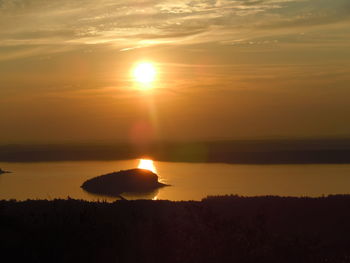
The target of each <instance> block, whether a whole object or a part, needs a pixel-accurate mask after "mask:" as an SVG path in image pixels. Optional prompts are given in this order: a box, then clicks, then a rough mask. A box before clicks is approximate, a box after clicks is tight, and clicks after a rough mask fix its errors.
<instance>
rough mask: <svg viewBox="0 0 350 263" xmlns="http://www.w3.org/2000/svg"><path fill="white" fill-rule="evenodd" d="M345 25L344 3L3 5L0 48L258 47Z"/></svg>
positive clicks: (349, 7) (171, 0)
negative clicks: (206, 44) (297, 34)
mask: <svg viewBox="0 0 350 263" xmlns="http://www.w3.org/2000/svg"><path fill="white" fill-rule="evenodd" d="M349 21H350V3H349V1H348V0H332V1H329V0H195V1H193V0H192V1H189V0H187V1H176V0H161V1H155V0H132V1H115V0H113V1H112V0H101V1H98V2H96V1H94V0H76V1H70V0H60V1H49V0H0V32H1V33H0V48H1V47H2V48H3V47H6V46H7V47H8V46H57V45H65V46H69V45H71V46H74V45H76V44H79V45H81V44H100V43H104V44H105V43H109V44H111V45H113V47H116V48H118V49H119V50H130V49H135V48H140V47H145V46H152V45H159V44H193V43H204V42H220V43H226V44H232V43H238V42H242V41H243V42H245V43H247V42H248V43H255V42H256V41H255V42H254V41H253V40H256V39H264V38H266V39H269V38H273V39H276V38H278V37H279V36H283V37H284V36H285V35H286V34H288V32H289V31H290V32H291V34H295V32H296V31H299V32H305V31H308V30H309V29H311V28H314V27H315V26H317V25H329V24H334V23H345V24H346V25H347V26H348V25H349ZM266 41H267V40H266ZM266 43H268V42H266ZM46 49H47V48H46ZM34 53H35V52H34ZM22 54H30V52H23V51H22ZM6 57H12V56H11V55H7V56H3V57H0V59H1V58H2V59H4V58H6ZM14 57H16V56H14Z"/></svg>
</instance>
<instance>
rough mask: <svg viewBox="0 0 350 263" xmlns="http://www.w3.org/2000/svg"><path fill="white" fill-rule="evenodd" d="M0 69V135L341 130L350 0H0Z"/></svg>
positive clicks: (53, 138) (155, 136) (124, 137)
mask: <svg viewBox="0 0 350 263" xmlns="http://www.w3.org/2000/svg"><path fill="white" fill-rule="evenodd" d="M145 60H147V61H152V62H153V63H154V66H155V67H156V69H157V78H156V81H155V82H154V83H153V84H152V85H153V88H152V89H149V90H144V91H142V90H139V89H137V88H135V82H134V80H133V79H131V77H130V76H131V75H130V72H131V70H132V68H133V67H134V65H135V63H137V62H138V61H145ZM0 80H1V81H0V123H1V127H0V143H9V142H11V143H12V142H59V141H76V142H78V141H93V140H107V141H132V142H134V141H136V142H138V141H140V142H141V141H145V140H174V139H176V140H194V139H196V140H198V139H199V140H202V139H211V138H215V139H217V138H224V139H237V138H262V137H280V136H283V137H314V136H317V137H323V136H334V137H337V136H338V137H339V136H349V135H350V106H349V98H350V4H349V1H348V0H334V1H329V0H303V1H302V0H262V1H243V0H242V1H239V0H237V1H234V0H231V1H229V0H222V1H219V0H218V1H209V0H207V1H206V0H203V1H164V0H161V1H152V0H149V1H138V0H132V1H111V0H101V1H98V2H96V1H93V0H78V1H68V0H62V1H46V0H23V1H15V0H2V1H0Z"/></svg>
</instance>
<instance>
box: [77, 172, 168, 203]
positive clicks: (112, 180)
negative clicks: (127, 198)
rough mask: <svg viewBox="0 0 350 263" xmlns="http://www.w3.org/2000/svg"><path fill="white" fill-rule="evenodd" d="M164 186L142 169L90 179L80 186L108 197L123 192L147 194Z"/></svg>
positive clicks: (153, 174)
mask: <svg viewBox="0 0 350 263" xmlns="http://www.w3.org/2000/svg"><path fill="white" fill-rule="evenodd" d="M163 186H166V185H165V184H162V183H160V182H158V175H156V174H155V173H153V172H151V171H149V170H144V169H138V168H135V169H129V170H122V171H119V172H113V173H109V174H104V175H100V176H97V177H94V178H91V179H89V180H87V181H85V182H84V183H83V185H82V186H81V187H82V188H83V189H84V190H85V191H88V192H91V193H95V194H103V195H110V196H119V195H120V194H122V193H123V192H137V193H147V192H152V191H154V190H155V189H157V188H159V187H163Z"/></svg>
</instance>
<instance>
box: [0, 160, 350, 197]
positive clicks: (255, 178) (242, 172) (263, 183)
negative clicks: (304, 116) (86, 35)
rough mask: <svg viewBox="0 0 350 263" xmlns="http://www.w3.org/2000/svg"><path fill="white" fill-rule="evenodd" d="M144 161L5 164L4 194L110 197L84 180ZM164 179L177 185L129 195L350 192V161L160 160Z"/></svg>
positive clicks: (0, 183)
mask: <svg viewBox="0 0 350 263" xmlns="http://www.w3.org/2000/svg"><path fill="white" fill-rule="evenodd" d="M137 165H138V160H128V161H108V162H103V161H86V162H45V163H0V168H3V169H4V170H10V171H13V173H10V174H2V175H0V199H11V198H14V199H18V200H25V199H28V198H29V199H54V198H67V197H68V196H69V197H71V198H76V199H85V200H91V201H92V200H108V201H114V200H116V198H111V197H106V196H98V195H93V194H89V193H87V192H85V191H84V190H82V189H81V188H80V186H81V184H82V183H83V182H84V181H85V180H87V179H89V178H92V177H95V176H98V175H102V174H105V173H109V172H113V171H119V170H121V169H130V168H134V167H137ZM155 166H156V168H157V171H158V175H159V176H160V179H161V181H162V182H164V183H167V184H171V185H172V186H170V187H165V188H161V189H159V190H157V191H155V192H152V193H147V194H140V195H135V194H128V193H125V194H123V196H125V197H126V198H129V199H139V198H141V199H143V198H147V199H169V200H200V199H202V198H204V197H206V196H207V195H225V194H238V195H244V196H256V195H283V196H321V195H323V194H325V195H328V194H350V165H348V164H346V165H237V164H234V165H230V164H213V163H210V164H208V163H170V162H155Z"/></svg>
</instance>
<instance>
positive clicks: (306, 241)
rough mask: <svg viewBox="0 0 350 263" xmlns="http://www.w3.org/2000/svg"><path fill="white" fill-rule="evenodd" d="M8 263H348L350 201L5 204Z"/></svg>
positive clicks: (2, 217)
mask: <svg viewBox="0 0 350 263" xmlns="http://www.w3.org/2000/svg"><path fill="white" fill-rule="evenodd" d="M0 231H1V232H0V233H1V235H0V240H1V246H0V251H1V259H2V262H75V263H76V262H191V263H193V262H278V263H280V262H350V196H330V197H325V198H282V197H252V198H242V197H237V196H231V197H209V198H206V199H204V200H203V201H201V202H194V201H193V202H191V201H188V202H171V201H143V200H138V201H117V202H115V203H92V202H85V201H78V200H72V199H69V200H54V201H25V202H16V201H0Z"/></svg>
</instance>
